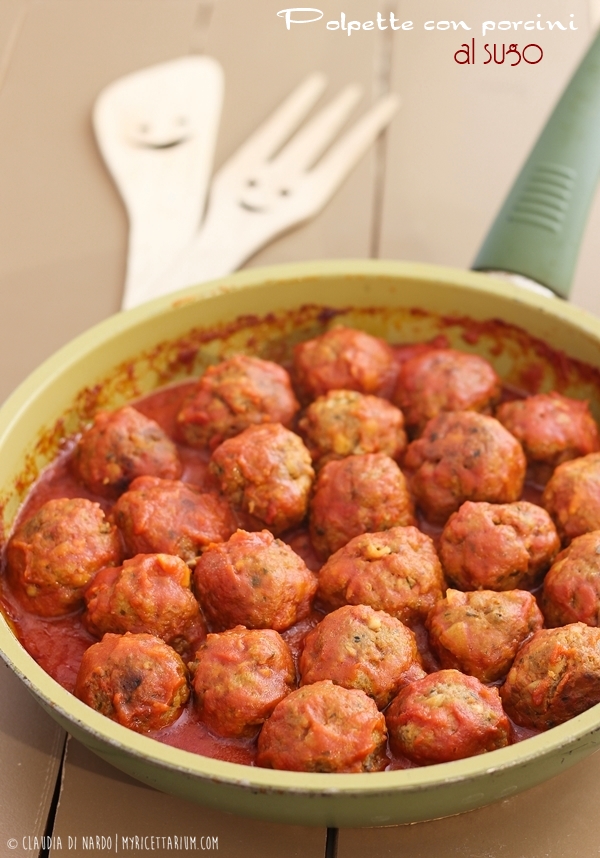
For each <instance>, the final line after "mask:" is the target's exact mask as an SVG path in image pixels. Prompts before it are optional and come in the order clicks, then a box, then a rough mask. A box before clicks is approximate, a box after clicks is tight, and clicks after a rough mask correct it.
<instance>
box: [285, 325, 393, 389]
mask: <svg viewBox="0 0 600 858" xmlns="http://www.w3.org/2000/svg"><path fill="white" fill-rule="evenodd" d="M396 374H397V369H396V362H395V360H394V352H393V351H392V349H391V348H390V346H389V345H388V344H387V343H386V342H384V340H380V339H379V338H378V337H373V336H371V335H370V334H366V333H365V332H364V331H357V330H355V329H354V328H345V327H336V328H332V329H331V330H330V331H326V332H325V333H324V334H321V336H319V337H315V339H313V340H307V341H306V342H303V343H299V344H298V345H297V346H295V348H294V380H295V381H296V383H297V386H298V389H299V390H300V392H301V394H302V396H303V398H304V399H306V400H311V399H315V398H316V397H317V396H322V395H323V394H324V393H328V392H329V391H330V390H358V391H359V393H372V394H374V395H375V396H383V397H385V398H387V399H389V397H390V396H391V393H392V391H393V389H394V384H395V381H396Z"/></svg>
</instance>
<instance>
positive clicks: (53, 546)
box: [6, 498, 122, 617]
mask: <svg viewBox="0 0 600 858" xmlns="http://www.w3.org/2000/svg"><path fill="white" fill-rule="evenodd" d="M121 558H122V548H121V540H120V538H119V534H118V531H117V528H116V527H115V526H114V525H112V524H110V523H109V522H108V521H107V520H106V518H105V517H104V513H103V512H102V509H101V507H100V505H99V504H97V503H93V502H92V501H89V500H86V499H85V498H72V499H71V498H57V499H55V500H49V501H47V502H46V503H45V504H44V505H43V506H42V507H40V509H39V510H38V511H37V512H36V513H35V514H34V515H33V516H31V518H29V519H27V521H24V522H23V523H22V524H19V526H18V527H17V529H16V531H15V532H14V534H13V536H12V537H11V538H10V540H9V542H8V547H7V552H6V560H7V574H8V578H9V580H10V582H11V584H12V586H13V588H14V590H15V592H16V595H17V596H18V597H19V599H20V601H21V602H22V603H23V605H24V607H25V608H26V609H27V610H28V611H31V612H32V613H34V614H39V615H41V616H45V617H57V616H60V615H61V614H68V613H70V612H71V611H74V610H76V609H78V608H80V607H81V606H82V605H83V591H84V588H85V586H86V585H87V583H88V582H89V581H90V580H91V578H93V576H94V575H95V574H96V573H97V572H98V570H99V569H102V567H103V566H112V565H114V564H116V563H120V562H121Z"/></svg>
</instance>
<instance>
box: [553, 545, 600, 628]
mask: <svg viewBox="0 0 600 858" xmlns="http://www.w3.org/2000/svg"><path fill="white" fill-rule="evenodd" d="M542 610H543V612H544V617H545V618H546V625H547V626H566V625H568V624H569V623H577V622H582V623H585V624H586V625H588V626H600V530H593V531H591V532H590V533H584V534H582V535H581V536H578V537H577V538H576V539H574V540H573V542H571V544H570V545H569V547H568V548H565V550H564V551H562V552H561V553H560V554H559V555H558V557H557V558H556V560H555V561H554V563H553V565H552V566H551V567H550V571H549V572H548V574H547V575H546V577H545V578H544V587H543V590H542Z"/></svg>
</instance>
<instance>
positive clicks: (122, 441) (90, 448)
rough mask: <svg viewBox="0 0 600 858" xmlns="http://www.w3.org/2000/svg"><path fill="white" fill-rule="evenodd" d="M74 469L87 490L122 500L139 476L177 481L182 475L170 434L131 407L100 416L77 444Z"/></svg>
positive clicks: (101, 413) (106, 412)
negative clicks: (123, 494) (121, 496)
mask: <svg viewBox="0 0 600 858" xmlns="http://www.w3.org/2000/svg"><path fill="white" fill-rule="evenodd" d="M72 467H73V471H74V473H75V475H76V476H77V478H78V479H79V480H80V481H81V482H82V483H83V485H84V486H86V488H88V489H89V490H90V491H91V492H93V493H94V494H97V495H101V496H102V497H107V498H114V497H118V495H120V494H121V492H123V491H125V489H126V488H127V486H128V485H129V483H130V482H131V481H132V480H133V479H135V477H141V476H142V475H144V474H147V475H149V476H153V477H163V478H165V479H168V480H176V479H177V478H178V477H180V476H181V473H182V465H181V462H180V460H179V455H178V453H177V447H176V446H175V444H174V443H173V442H172V441H171V439H170V438H169V437H168V435H166V433H165V432H163V430H162V429H161V428H160V426H159V425H158V423H156V421H154V420H151V419H150V418H149V417H145V416H144V415H143V414H141V413H140V412H139V411H136V409H135V408H132V407H131V406H129V405H126V406H125V407H124V408H119V409H118V410H117V411H102V412H100V413H99V414H97V415H96V417H95V418H94V422H93V423H92V425H91V426H89V427H88V428H87V429H86V430H85V431H84V432H83V433H82V435H81V438H80V439H79V441H78V443H77V446H76V448H75V450H74V452H73V459H72Z"/></svg>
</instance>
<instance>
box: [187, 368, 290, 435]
mask: <svg viewBox="0 0 600 858" xmlns="http://www.w3.org/2000/svg"><path fill="white" fill-rule="evenodd" d="M299 408H300V405H299V403H298V400H297V399H296V396H295V394H294V391H293V390H292V385H291V382H290V377H289V375H288V373H287V372H286V371H285V369H284V368H283V367H281V366H279V364H276V363H273V362H272V361H268V360H261V359H260V358H257V357H250V356H248V355H241V354H240V355H234V356H233V357H231V358H229V359H228V360H224V361H223V362H222V363H219V364H217V365H216V366H211V367H209V368H208V369H207V370H206V372H205V373H204V375H203V376H202V377H201V378H200V379H199V381H198V385H197V387H196V390H195V392H194V394H193V395H192V397H191V398H190V399H189V400H188V401H187V402H186V403H185V404H184V406H183V408H182V409H181V410H180V412H179V414H178V415H177V425H178V428H179V431H180V433H181V435H182V437H183V438H184V439H185V441H186V443H187V444H189V445H190V446H192V447H209V448H210V449H211V450H214V449H215V447H218V446H219V444H220V443H221V442H222V441H224V440H225V439H226V438H232V437H233V436H234V435H238V434H239V433H240V432H242V430H244V429H247V428H248V426H251V425H252V424H255V423H282V424H283V425H284V426H289V425H290V423H291V421H292V419H293V417H294V415H295V414H296V412H297V411H298V409H299Z"/></svg>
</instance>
